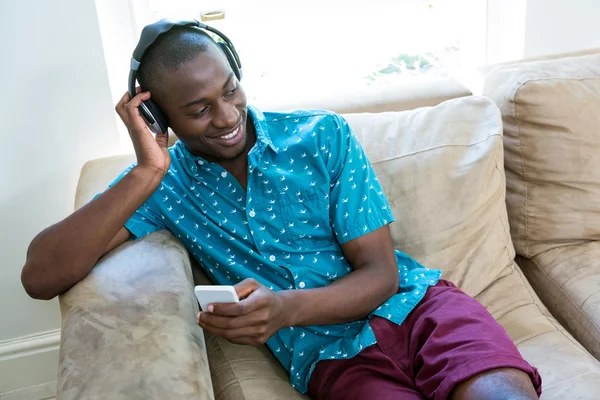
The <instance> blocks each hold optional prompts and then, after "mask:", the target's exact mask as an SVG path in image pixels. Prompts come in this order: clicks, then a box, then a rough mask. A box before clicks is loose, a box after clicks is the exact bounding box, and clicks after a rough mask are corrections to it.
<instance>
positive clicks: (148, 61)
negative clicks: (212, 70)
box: [137, 26, 216, 94]
mask: <svg viewBox="0 0 600 400" xmlns="http://www.w3.org/2000/svg"><path fill="white" fill-rule="evenodd" d="M211 45H215V46H216V42H215V41H214V40H213V39H212V38H211V37H210V36H209V35H208V34H207V33H206V32H204V31H201V30H199V29H197V28H193V27H189V26H177V27H174V28H172V29H171V30H169V31H168V32H165V33H163V34H162V35H160V36H159V37H158V38H157V39H156V41H154V43H152V45H151V46H150V47H149V48H148V49H147V50H146V52H145V53H144V55H143V57H142V59H141V60H140V67H139V70H138V75H137V80H138V82H139V83H140V86H141V87H142V88H143V89H144V90H148V91H150V92H151V93H152V92H157V94H164V93H162V92H161V87H160V81H161V77H162V76H163V74H164V73H165V72H168V71H170V70H173V69H175V68H177V67H180V66H182V65H184V64H186V63H188V62H190V61H193V60H195V59H196V57H198V55H199V54H201V53H204V52H205V51H206V50H207V49H208V48H209V46H211ZM153 94H154V93H153Z"/></svg>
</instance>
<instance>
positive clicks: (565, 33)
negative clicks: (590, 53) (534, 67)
mask: <svg viewBox="0 0 600 400" xmlns="http://www.w3.org/2000/svg"><path fill="white" fill-rule="evenodd" d="M526 24H527V25H526V27H527V28H526V36H525V49H524V56H525V57H526V58H530V57H538V56H544V55H549V54H556V53H567V52H572V51H578V50H586V49H591V48H597V47H600V1H598V0H528V1H527V22H526Z"/></svg>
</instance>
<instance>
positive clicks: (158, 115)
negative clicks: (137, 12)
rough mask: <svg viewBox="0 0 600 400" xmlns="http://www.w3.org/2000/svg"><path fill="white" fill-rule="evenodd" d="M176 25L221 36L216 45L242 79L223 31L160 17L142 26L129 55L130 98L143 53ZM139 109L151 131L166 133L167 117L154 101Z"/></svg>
mask: <svg viewBox="0 0 600 400" xmlns="http://www.w3.org/2000/svg"><path fill="white" fill-rule="evenodd" d="M176 26H189V27H194V28H196V29H198V30H201V31H202V30H206V31H209V32H212V33H214V34H216V35H217V36H218V37H219V38H221V40H223V41H222V42H217V45H218V46H219V48H220V49H221V50H222V51H223V53H225V56H226V57H227V61H229V65H230V66H231V69H232V70H233V73H234V75H235V76H236V78H237V79H238V80H241V79H242V64H241V62H240V58H239V56H238V54H237V52H236V51H235V47H233V43H231V41H230V40H229V39H228V38H227V36H225V35H224V34H223V33H221V32H220V31H218V30H217V29H215V28H212V27H210V26H208V25H206V24H203V23H202V22H199V21H197V20H191V21H173V20H169V19H161V20H160V21H158V22H155V23H153V24H150V25H147V26H146V27H144V29H143V30H142V33H141V35H140V41H139V42H138V44H137V46H136V47H135V50H133V56H132V57H131V69H130V71H129V95H130V96H131V98H133V97H134V96H135V95H136V92H135V86H136V82H137V73H138V70H139V68H140V63H141V60H142V58H143V56H144V53H145V52H146V51H147V50H148V49H149V48H150V47H151V46H152V44H153V43H154V42H155V41H156V39H157V38H158V37H159V36H160V35H162V34H163V33H166V32H168V31H170V30H171V29H172V28H174V27H176ZM139 111H140V114H141V115H142V117H143V118H144V120H145V121H146V123H147V125H148V128H150V130H151V131H152V132H154V133H157V134H160V133H167V128H168V127H169V123H168V120H167V117H166V115H165V114H164V112H163V111H162V110H161V109H160V107H159V106H158V105H157V104H156V103H154V102H153V101H152V100H146V101H144V102H142V104H141V105H140V107H139Z"/></svg>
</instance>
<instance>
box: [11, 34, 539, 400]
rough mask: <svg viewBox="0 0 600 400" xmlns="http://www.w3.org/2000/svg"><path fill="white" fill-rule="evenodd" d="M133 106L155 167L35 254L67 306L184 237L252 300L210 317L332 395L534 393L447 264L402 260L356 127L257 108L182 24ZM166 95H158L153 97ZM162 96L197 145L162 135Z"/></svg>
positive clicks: (47, 291) (79, 215)
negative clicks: (138, 253) (155, 248)
mask: <svg viewBox="0 0 600 400" xmlns="http://www.w3.org/2000/svg"><path fill="white" fill-rule="evenodd" d="M139 81H140V83H141V85H142V87H144V88H145V89H146V91H141V92H140V93H138V94H137V95H136V96H135V97H133V98H130V96H129V95H128V94H125V95H124V96H123V98H122V99H121V101H120V102H119V104H118V105H117V107H116V110H117V112H118V114H119V115H120V116H121V118H122V119H123V122H124V123H125V125H126V126H127V127H128V129H129V133H130V136H131V140H132V142H133V145H134V148H135V152H136V155H137V163H136V164H135V165H134V166H132V167H130V168H129V169H128V170H126V171H125V172H124V173H123V174H122V175H121V176H119V177H118V178H117V179H116V180H115V182H114V183H113V184H112V185H111V187H110V188H109V189H108V190H106V191H105V192H104V193H103V194H101V195H99V196H97V198H96V199H94V200H93V201H92V202H90V203H89V204H88V205H86V206H85V207H83V208H82V209H80V210H78V211H77V212H75V213H74V214H73V215H71V216H69V217H68V218H66V219H65V220H64V221H62V222H60V223H58V224H56V225H54V226H52V227H50V228H48V229H46V230H45V231H43V232H42V233H40V234H39V235H38V236H37V237H36V238H35V239H34V240H33V241H32V243H31V245H30V248H29V251H28V256H27V262H26V264H25V266H24V268H23V274H22V281H23V285H24V287H25V288H26V290H27V292H28V293H29V294H30V295H31V296H32V297H36V298H42V299H49V298H52V297H54V296H56V295H58V294H60V293H62V292H64V291H66V290H68V289H69V288H70V287H71V286H72V285H74V284H75V283H76V282H78V281H79V280H81V279H82V278H83V277H85V275H86V274H87V273H88V272H89V271H90V270H91V269H92V268H93V266H94V264H95V263H96V262H97V260H98V259H99V258H100V257H101V256H102V255H104V254H106V253H107V252H109V251H111V250H112V249H114V248H115V247H117V246H118V245H120V244H121V243H123V242H125V241H126V240H128V239H129V238H130V237H133V238H141V237H143V236H145V235H147V234H149V233H151V232H154V231H157V230H160V229H169V230H171V231H172V232H173V233H174V234H175V235H176V236H177V237H178V238H179V239H180V240H181V241H182V242H183V243H184V244H185V246H186V247H187V248H188V249H189V251H190V253H191V254H192V255H193V256H194V257H195V258H196V259H197V260H198V261H199V263H200V264H201V265H202V266H203V267H204V269H205V270H206V272H207V274H208V275H209V277H210V278H211V279H212V280H213V281H215V282H216V283H219V284H232V285H235V288H236V291H237V293H238V295H239V297H240V298H241V301H240V302H239V303H235V304H214V305H211V306H210V307H209V309H208V310H207V311H206V312H201V313H199V314H198V317H197V322H198V324H199V325H200V326H201V327H202V328H204V329H206V330H207V331H209V332H212V333H213V334H215V335H220V336H223V337H225V338H226V339H228V340H230V341H231V342H234V343H240V344H246V345H259V344H263V343H266V344H267V345H268V346H269V348H270V349H271V351H272V352H273V354H274V355H275V356H276V357H277V359H278V360H279V361H280V362H281V364H282V365H283V366H284V367H285V368H286V369H287V370H288V372H289V373H290V382H291V384H292V385H293V386H294V387H295V388H296V389H297V390H299V391H300V392H303V393H304V392H308V393H309V394H310V395H311V397H313V398H314V399H398V398H403V399H422V398H434V399H445V398H453V399H534V398H537V397H538V395H539V394H540V393H541V378H540V376H539V374H538V373H537V370H536V369H535V368H533V367H532V366H530V365H529V364H528V363H527V362H526V361H524V360H523V359H522V358H521V356H520V355H519V353H518V351H517V349H516V347H515V346H514V344H513V343H512V341H511V340H510V338H508V336H507V335H506V333H505V331H504V329H503V328H502V327H501V326H500V325H498V324H497V323H496V322H495V321H494V319H493V318H492V316H491V315H490V314H489V313H487V311H486V310H485V309H484V308H483V307H482V306H481V305H480V304H479V303H478V302H477V301H475V300H474V299H472V298H470V297H469V296H467V295H465V294H464V293H462V292H461V291H460V290H458V289H457V288H456V287H455V286H454V285H452V284H451V283H449V282H447V281H443V280H440V279H439V278H440V274H441V273H440V271H437V270H431V269H427V268H424V267H423V266H421V265H419V264H418V263H417V262H416V261H414V260H413V259H411V258H410V257H408V256H407V255H404V254H402V253H400V252H398V251H395V250H394V248H393V244H392V239H391V236H390V230H389V224H390V223H391V222H392V221H393V220H394V217H393V215H392V213H391V210H390V206H389V204H388V202H387V200H386V198H385V195H384V193H383V191H382V189H381V187H380V185H379V182H378V180H377V177H376V175H375V173H374V171H373V169H372V167H371V165H370V163H369V161H368V160H367V157H366V155H365V153H364V152H363V150H362V148H361V146H360V144H359V143H358V141H357V140H356V138H355V137H354V135H353V134H352V132H351V130H350V128H349V126H348V124H347V123H346V121H345V120H344V119H343V118H342V117H340V116H338V115H336V114H333V113H330V112H326V111H299V112H294V113H289V114H283V113H262V112H260V111H259V110H257V109H255V108H252V107H248V106H247V104H246V96H245V94H244V91H243V89H242V87H241V86H240V82H239V81H238V80H237V79H236V77H235V75H234V73H233V72H232V69H231V66H230V65H229V63H228V60H227V58H226V57H225V56H224V54H223V53H222V51H221V49H220V48H219V47H217V46H216V45H215V43H214V42H213V41H212V39H210V38H209V37H208V36H207V35H206V34H204V33H202V32H201V31H199V30H195V29H193V28H173V29H172V30H170V31H169V32H167V33H165V34H163V35H161V36H160V37H159V38H158V39H157V40H156V42H155V43H154V44H153V45H152V47H151V48H150V49H149V50H148V51H147V52H146V53H145V54H144V57H143V59H142V62H141V66H140V70H139ZM150 93H152V95H151V94H150ZM151 96H152V99H153V101H154V102H155V103H156V104H158V105H159V106H160V107H161V109H162V110H163V111H164V112H165V114H166V115H167V117H168V120H169V125H170V127H171V128H172V129H173V131H174V132H175V133H176V134H177V136H178V138H179V139H180V141H179V142H178V143H177V144H176V145H175V146H173V147H172V148H170V149H167V148H166V144H167V137H166V135H165V134H159V135H157V136H156V138H153V136H152V134H151V133H150V132H149V131H148V129H147V127H146V124H145V122H144V120H143V119H142V118H141V117H140V114H139V112H138V107H139V106H140V104H141V102H142V101H145V100H148V99H149V98H150V97H151Z"/></svg>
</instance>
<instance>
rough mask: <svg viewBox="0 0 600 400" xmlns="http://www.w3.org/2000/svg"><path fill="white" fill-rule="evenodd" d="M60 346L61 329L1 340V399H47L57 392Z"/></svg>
mask: <svg viewBox="0 0 600 400" xmlns="http://www.w3.org/2000/svg"><path fill="white" fill-rule="evenodd" d="M59 346H60V330H53V331H48V332H41V333H38V334H35V335H29V336H22V337H19V338H15V339H10V340H4V341H1V342H0V400H5V399H10V398H18V399H31V400H39V399H44V398H48V397H49V396H48V393H53V392H54V391H55V390H56V389H55V388H56V377H57V372H58V349H59ZM52 382H54V389H53V390H52V389H51V387H52ZM17 393H18V397H15V396H17ZM30 396H32V397H30Z"/></svg>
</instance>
